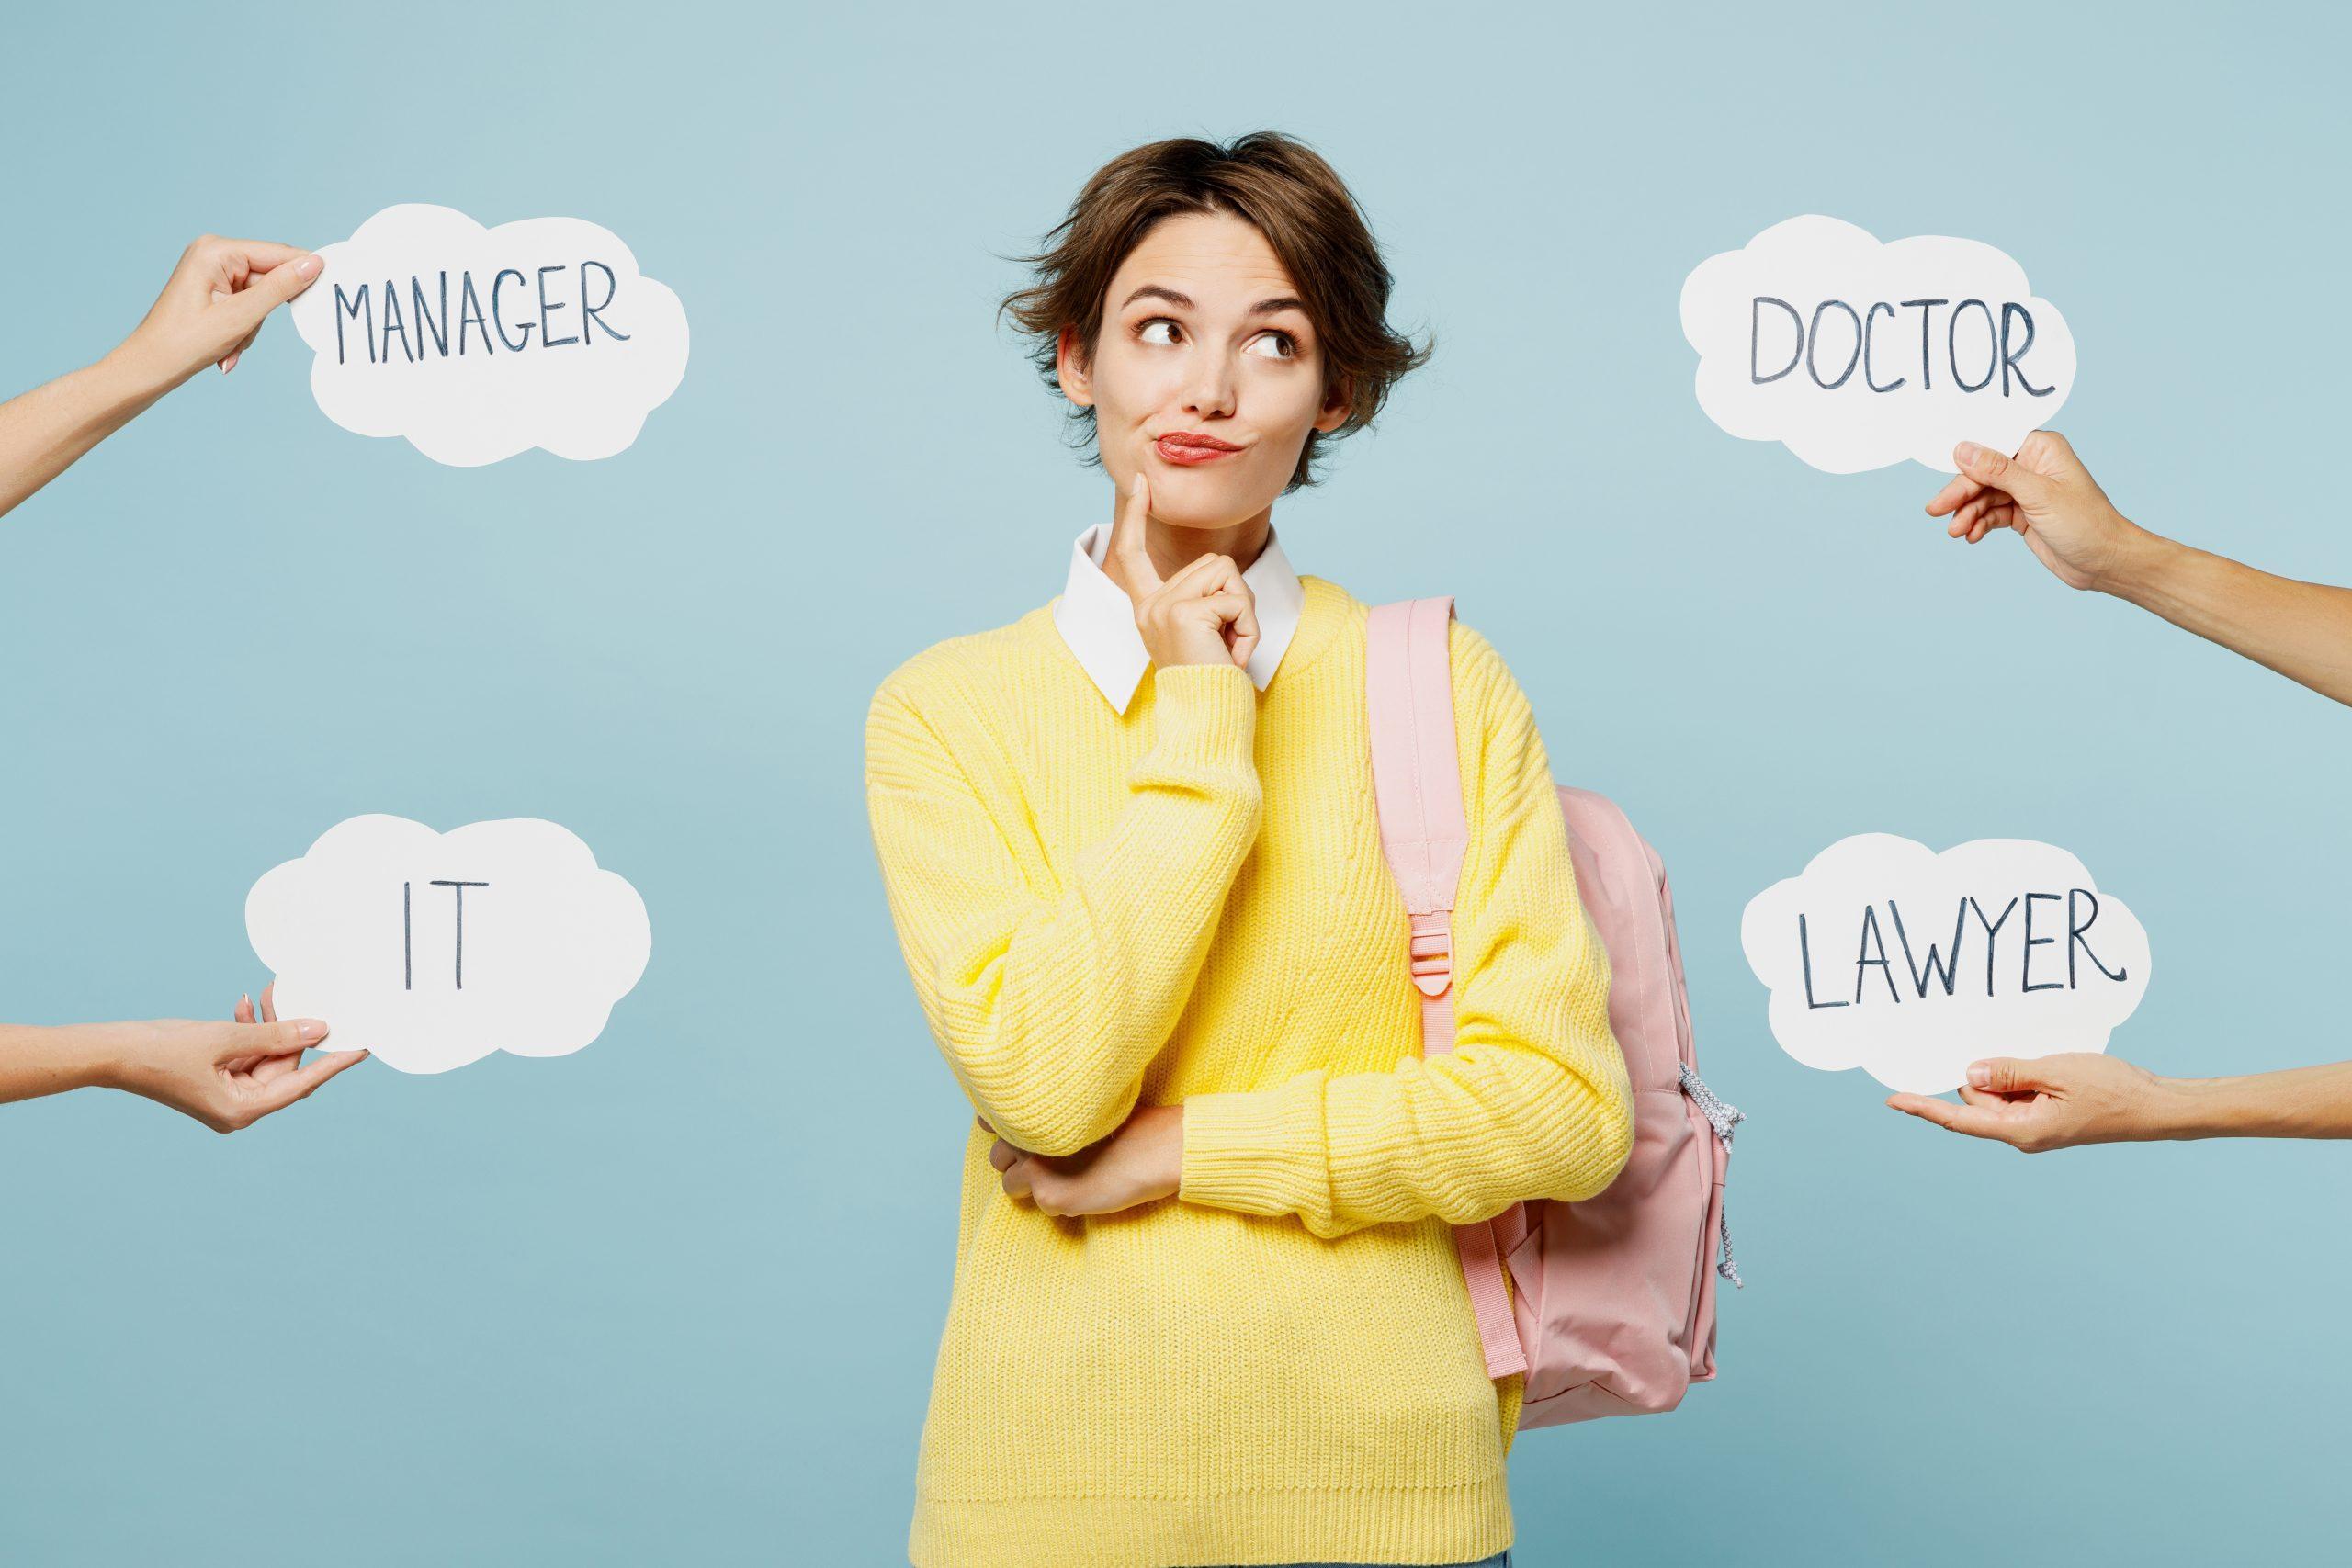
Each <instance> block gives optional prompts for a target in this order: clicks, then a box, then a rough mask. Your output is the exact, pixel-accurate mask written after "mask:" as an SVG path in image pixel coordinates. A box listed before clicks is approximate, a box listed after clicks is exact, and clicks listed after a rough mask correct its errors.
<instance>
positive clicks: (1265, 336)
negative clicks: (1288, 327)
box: [1241, 333, 1298, 359]
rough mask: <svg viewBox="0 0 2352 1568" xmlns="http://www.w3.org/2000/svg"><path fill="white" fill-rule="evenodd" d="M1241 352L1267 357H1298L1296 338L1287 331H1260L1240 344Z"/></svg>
mask: <svg viewBox="0 0 2352 1568" xmlns="http://www.w3.org/2000/svg"><path fill="white" fill-rule="evenodd" d="M1241 352H1242V353H1244V354H1255V355H1262V356H1264V357H1265V358H1268V359H1295V358H1297V357H1298V340H1297V339H1296V338H1294V337H1292V336H1291V335H1290V333H1259V334H1258V335H1257V336H1256V337H1253V338H1251V339H1250V341H1249V342H1248V343H1247V344H1243V345H1242V349H1241Z"/></svg>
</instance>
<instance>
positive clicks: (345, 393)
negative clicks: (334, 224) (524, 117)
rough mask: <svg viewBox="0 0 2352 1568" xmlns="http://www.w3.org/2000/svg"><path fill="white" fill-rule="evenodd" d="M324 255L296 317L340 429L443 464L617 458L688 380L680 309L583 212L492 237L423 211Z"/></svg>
mask: <svg viewBox="0 0 2352 1568" xmlns="http://www.w3.org/2000/svg"><path fill="white" fill-rule="evenodd" d="M318 254H319V255H320V257H321V259H322V262H323V264H324V265H323V266H322V269H321V271H320V273H319V276H318V278H317V279H316V281H314V282H313V283H311V287H310V288H306V289H304V290H303V291H302V293H301V294H300V296H299V297H297V298H296V299H295V300H294V303H293V305H292V307H291V309H292V310H293V313H294V327H295V330H296V331H297V332H299V333H301V334H302V341H303V342H304V343H306V344H309V345H310V347H311V354H312V355H313V357H312V359H311V395H312V396H313V397H315V398H316V399H317V400H318V404H319V407H320V408H321V409H322V410H323V411H324V412H325V413H326V415H327V417H328V418H329V419H332V420H334V422H335V423H337V424H339V425H341V426H343V427H344V428H345V430H350V431H356V432H357V433H358V434H362V435H401V436H406V437H407V438H408V440H409V442H410V443H411V444H412V445H413V446H415V447H416V449H417V450H418V451H420V452H422V453H424V455H425V456H426V457H431V458H432V459H433V460H434V461H435V462H437V463H448V464H452V465H455V466H457V467H460V468H474V467H479V466H480V465H481V464H484V463H495V462H497V461H499V460H500V459H502V458H505V457H513V456H515V454H516V453H518V452H527V451H529V450H530V449H531V448H532V447H535V446H538V447H544V448H546V449H547V450H548V451H549V452H552V453H554V454H555V455H556V456H557V457H572V458H580V459H587V458H594V457H611V456H612V455H613V454H615V453H616V452H618V451H620V450H622V449H623V448H625V447H627V446H628V445H629V444H630V443H631V442H633V441H635V440H636V439H637V436H638V432H639V430H640V429H641V428H642V427H643V426H644V424H645V419H646V415H647V414H649V413H650V412H652V411H653V410H654V409H656V408H658V407H660V406H661V404H662V402H663V401H665V400H667V399H668V398H669V396H670V394H671V393H672V392H674V391H675V390H677V389H678V383H679V381H680V379H681V378H684V375H685V371H686V312H685V307H684V305H682V304H680V303H679V300H678V297H677V295H675V294H674V293H673V292H671V290H670V289H669V288H667V287H665V286H664V285H662V284H661V283H658V282H656V281H654V280H653V279H652V278H650V277H647V276H644V275H643V274H642V273H640V272H639V270H638V265H637V257H636V255H635V254H632V253H631V251H630V250H629V248H628V246H627V245H625V244H623V243H621V241H620V238H619V236H618V235H616V234H615V233H613V232H612V231H610V230H608V229H604V228H601V227H599V226H598V225H596V224H594V223H589V222H585V221H583V220H580V219H577V218H529V219H524V220H519V221H516V222H513V223H502V224H500V225H499V226H498V227H496V228H494V229H488V228H484V227H483V226H482V225H481V224H480V223H477V222H475V221H474V220H472V219H471V218H469V217H467V216H466V215H465V214H464V213H462V212H459V211H458V210H456V209H454V208H447V207H435V206H432V205H429V204H426V203H422V202H412V203H408V204H405V205H402V206H399V207H388V208H386V209H383V210H382V211H381V212H379V213H377V214H376V215H375V216H374V217H373V218H370V219H369V220H368V221H367V222H365V223H362V224H361V225H360V226H359V229H358V231H357V232H356V233H355V234H353V235H352V236H351V238H350V239H348V240H342V241H338V242H336V243H334V244H331V245H325V246H322V247H321V248H320V250H319V253H318Z"/></svg>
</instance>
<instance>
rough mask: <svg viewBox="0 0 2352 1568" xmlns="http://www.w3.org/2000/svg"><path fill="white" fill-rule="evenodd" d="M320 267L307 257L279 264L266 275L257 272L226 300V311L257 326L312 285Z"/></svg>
mask: <svg viewBox="0 0 2352 1568" xmlns="http://www.w3.org/2000/svg"><path fill="white" fill-rule="evenodd" d="M320 265H321V263H320V261H319V258H318V257H316V256H314V255H310V256H301V257H298V258H297V259H295V260H293V261H287V262H280V263H278V264H277V265H276V266H274V267H271V268H270V269H269V270H268V271H267V272H257V273H255V274H254V275H253V276H252V278H251V279H250V280H248V281H247V283H246V284H245V287H244V288H242V289H240V290H239V291H238V292H236V293H235V294H232V295H231V296H230V297H229V304H228V308H229V309H231V310H236V311H238V312H239V313H241V314H243V316H244V317H245V318H246V319H247V321H250V322H251V323H252V324H253V325H254V326H259V325H260V324H261V320H262V318H263V317H265V316H266V315H268V314H269V313H270V312H271V311H272V310H277V308H278V307H279V306H280V305H283V304H285V303H286V302H287V301H288V299H293V298H294V296H296V295H297V294H300V293H301V292H302V290H304V289H305V288H310V287H311V284H312V283H314V282H316V281H317V280H318V276H319V268H320Z"/></svg>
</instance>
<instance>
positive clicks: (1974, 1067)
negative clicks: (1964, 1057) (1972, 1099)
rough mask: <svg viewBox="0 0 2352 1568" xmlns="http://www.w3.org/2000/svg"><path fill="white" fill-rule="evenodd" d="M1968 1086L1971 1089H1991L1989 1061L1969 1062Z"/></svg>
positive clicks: (1990, 1065)
mask: <svg viewBox="0 0 2352 1568" xmlns="http://www.w3.org/2000/svg"><path fill="white" fill-rule="evenodd" d="M1968 1087H1969V1088H1971V1089H1991V1088H1992V1087H1993V1066H1992V1064H1991V1063H1989V1062H1971V1063H1969V1064H1968Z"/></svg>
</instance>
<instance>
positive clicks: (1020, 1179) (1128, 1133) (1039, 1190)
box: [974, 1105, 1184, 1216]
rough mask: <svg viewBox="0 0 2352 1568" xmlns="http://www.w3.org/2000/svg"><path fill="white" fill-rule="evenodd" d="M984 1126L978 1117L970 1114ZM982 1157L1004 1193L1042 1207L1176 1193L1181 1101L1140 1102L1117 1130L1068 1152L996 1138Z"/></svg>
mask: <svg viewBox="0 0 2352 1568" xmlns="http://www.w3.org/2000/svg"><path fill="white" fill-rule="evenodd" d="M974 1120H976V1121H978V1122H979V1124H980V1125H981V1126H983V1127H986V1128H988V1130H989V1132H990V1133H994V1132H995V1131H996V1129H995V1128H994V1127H992V1126H989V1120H988V1118H987V1117H985V1116H979V1117H975V1118H974ZM989 1164H990V1165H991V1166H994V1167H995V1168H996V1169H997V1170H998V1171H999V1172H1000V1173H1001V1174H1002V1176H1003V1178H1004V1190H1005V1194H1006V1196H1008V1197H1011V1198H1015V1199H1020V1198H1026V1199H1028V1200H1029V1201H1032V1202H1034V1203H1035V1204H1036V1205H1037V1212H1038V1213H1042V1214H1053V1215H1056V1216H1061V1215H1067V1214H1114V1213H1118V1212H1119V1211H1120V1210H1122V1209H1133V1208H1136V1207H1137V1206H1139V1205H1141V1204H1145V1203H1150V1202H1155V1201H1158V1200H1159V1199H1162V1198H1172V1197H1174V1196H1175V1195H1176V1189H1177V1186H1178V1183H1179V1181H1180V1179H1182V1176H1183V1172H1184V1108H1183V1107H1182V1105H1147V1106H1143V1107H1140V1108H1138V1109H1137V1110H1136V1112H1135V1114H1134V1115H1132V1116H1130V1117H1128V1118H1127V1120H1126V1122H1125V1123H1124V1124H1123V1125H1121V1127H1120V1128H1119V1130H1118V1131H1117V1132H1115V1133H1114V1134H1111V1135H1110V1136H1109V1137H1107V1138H1099V1139H1097V1140H1095V1141H1094V1142H1093V1143H1091V1144H1089V1145H1086V1147H1084V1148H1082V1149H1080V1150H1079V1151H1078V1152H1077V1153H1076V1154H1070V1155H1037V1154H1031V1153H1030V1152H1029V1151H1028V1150H1026V1149H1020V1148H1015V1147H1014V1146H1013V1145H1011V1144H1009V1143H1007V1142H1005V1141H1004V1139H1003V1138H1001V1137H1000V1138H998V1139H997V1141H996V1144H995V1145H994V1146H993V1147H991V1148H990V1149H989Z"/></svg>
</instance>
